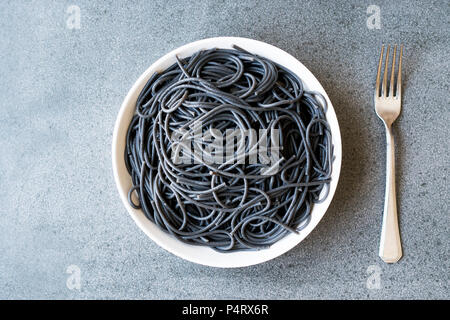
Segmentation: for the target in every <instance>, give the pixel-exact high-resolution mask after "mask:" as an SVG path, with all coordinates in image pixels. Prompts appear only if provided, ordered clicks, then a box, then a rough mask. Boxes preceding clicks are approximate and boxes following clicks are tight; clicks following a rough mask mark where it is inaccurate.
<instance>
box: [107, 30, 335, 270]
mask: <svg viewBox="0 0 450 320" xmlns="http://www.w3.org/2000/svg"><path fill="white" fill-rule="evenodd" d="M341 160H342V148H341V136H340V131H339V125H338V121H337V118H336V114H335V111H334V109H333V106H332V104H331V101H330V99H329V98H328V96H327V94H326V92H325V90H324V89H323V87H322V86H321V85H320V83H319V81H318V80H317V79H316V78H315V77H314V75H313V74H312V73H311V72H310V71H309V70H308V69H307V68H306V67H305V66H304V65H303V64H302V63H301V62H299V61H298V60H297V59H296V58H294V57H293V56H291V55H290V54H288V53H286V52H285V51H283V50H281V49H279V48H277V47H275V46H272V45H270V44H267V43H264V42H261V41H257V40H252V39H246V38H237V37H217V38H210V39H204V40H199V41H196V42H192V43H189V44H187V45H184V46H182V47H180V48H178V49H175V50H173V51H172V52H170V53H168V54H166V55H164V56H163V57H162V58H160V59H159V60H157V61H156V62H155V63H153V64H152V65H151V66H150V67H149V68H148V69H147V70H146V71H145V72H144V73H143V74H142V75H141V76H140V77H139V79H138V80H137V81H136V83H135V84H134V85H133V87H132V88H131V89H130V91H129V92H128V94H127V96H126V97H125V100H124V101H123V104H122V106H121V108H120V111H119V114H118V117H117V120H116V124H115V128H114V133H113V142H112V162H113V172H114V179H115V182H116V185H117V188H118V191H119V194H120V197H121V200H122V202H123V204H124V205H125V207H126V209H127V211H128V212H129V214H130V215H131V217H132V218H133V220H134V221H135V222H136V224H137V225H138V226H139V227H140V229H142V230H143V231H144V232H145V233H146V234H147V235H148V236H149V237H150V238H151V239H152V240H153V241H154V242H156V243H157V244H158V245H160V246H161V247H162V248H164V249H166V250H168V251H169V252H171V253H173V254H175V255H177V256H179V257H181V258H184V259H186V260H189V261H191V262H195V263H199V264H203V265H208V266H213V267H222V268H230V267H244V266H250V265H254V264H258V263H262V262H265V261H268V260H270V259H273V258H275V257H277V256H279V255H281V254H283V253H285V252H287V251H288V250H290V249H291V248H293V247H294V246H296V245H297V244H299V243H300V242H301V241H302V240H303V239H304V238H305V237H306V236H308V234H310V233H311V231H312V230H313V229H314V228H315V227H316V225H317V224H318V223H319V221H320V220H321V218H322V217H323V215H324V214H325V212H326V211H327V209H328V207H329V205H330V203H331V200H332V198H333V195H334V193H335V190H336V187H337V183H338V180H339V174H340V168H341Z"/></svg>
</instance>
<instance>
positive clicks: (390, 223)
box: [374, 45, 403, 263]
mask: <svg viewBox="0 0 450 320" xmlns="http://www.w3.org/2000/svg"><path fill="white" fill-rule="evenodd" d="M389 50H390V45H388V46H387V50H386V62H385V66H384V74H383V82H382V83H381V88H380V78H381V69H382V65H383V51H384V45H383V46H382V47H381V54H380V61H379V63H378V72H377V81H376V87H375V99H374V100H375V111H376V113H377V115H378V117H379V118H380V119H381V120H382V121H383V123H384V126H385V128H386V142H387V156H386V193H385V202H384V212H383V224H382V228H381V240H380V252H379V255H380V257H381V259H382V260H383V261H384V262H386V263H394V262H397V261H398V260H400V258H401V257H402V245H401V241H400V230H399V225H398V216H397V200H396V194H395V150H394V136H393V134H392V123H393V122H394V121H395V119H397V117H398V116H399V114H400V109H401V93H402V88H401V84H402V74H401V71H402V54H403V45H401V46H400V54H399V59H398V74H397V82H396V86H394V76H395V58H396V53H397V45H395V46H394V53H393V56H392V67H391V80H390V83H389V86H388V83H387V82H388V81H387V76H388V65H389ZM394 88H395V90H394ZM380 89H381V90H380Z"/></svg>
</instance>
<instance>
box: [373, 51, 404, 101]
mask: <svg viewBox="0 0 450 320" xmlns="http://www.w3.org/2000/svg"><path fill="white" fill-rule="evenodd" d="M390 48H391V46H390V45H388V46H387V49H386V63H385V65H384V74H383V83H382V86H381V88H380V77H381V69H382V65H383V53H384V45H383V46H382V47H381V54H380V61H379V63H378V73H377V83H376V87H375V93H376V95H377V97H380V96H381V97H385V98H387V97H390V98H393V97H395V98H397V97H401V92H402V86H401V85H402V55H403V45H400V53H399V59H398V74H397V82H396V84H397V85H396V90H395V91H394V87H395V79H394V78H395V58H396V54H397V45H394V50H393V51H394V53H393V55H392V67H391V80H390V83H389V85H388V83H387V76H388V66H389V51H390ZM388 88H389V92H388ZM380 89H381V90H380Z"/></svg>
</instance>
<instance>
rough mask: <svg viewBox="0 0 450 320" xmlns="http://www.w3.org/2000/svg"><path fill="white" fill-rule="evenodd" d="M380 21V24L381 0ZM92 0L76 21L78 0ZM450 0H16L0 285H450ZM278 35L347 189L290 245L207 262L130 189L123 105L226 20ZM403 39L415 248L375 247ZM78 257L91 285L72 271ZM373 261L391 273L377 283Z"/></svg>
mask: <svg viewBox="0 0 450 320" xmlns="http://www.w3.org/2000/svg"><path fill="white" fill-rule="evenodd" d="M371 4H375V5H379V6H380V8H381V29H380V30H369V29H368V28H367V26H366V20H367V18H368V16H369V14H367V13H366V9H367V7H368V6H369V5H371ZM70 5H77V6H79V7H80V9H81V28H80V29H79V30H77V29H74V30H71V29H69V28H67V25H66V20H67V19H68V16H69V15H68V14H67V13H66V9H67V8H68V7H69V6H70ZM449 16H450V7H449V2H448V1H444V0H442V1H427V2H423V1H381V0H377V1H339V2H337V1H336V3H334V2H332V1H256V0H254V1H176V2H173V1H167V0H164V1H139V2H138V1H126V2H125V1H123V2H119V1H108V2H98V3H97V2H95V3H92V1H79V0H73V1H54V2H53V1H1V2H0V97H1V99H0V188H1V189H0V203H1V206H0V298H8V299H9V298H62V299H66V298H67V299H72V298H74V299H84V298H150V299H153V298H161V299H172V298H193V299H198V298H211V299H214V298H236V299H239V298H271V299H279V298H284V299H304V298H312V299H318V298H338V299H340V298H345V299H354V298H356V299H361V298H371V299H372V298H373V299H378V298H389V299H391V298H394V299H395V298H441V299H442V298H447V299H448V298H450V295H449V267H450V263H449V248H450V243H449V234H450V233H449V225H450V221H449V208H448V196H449V193H450V192H449V191H450V190H449V181H448V176H449V175H448V167H449V163H450V161H449V160H450V158H449V151H448V150H449V143H448V134H449V133H450V131H449V122H450V112H449V98H448V97H449V95H448V92H449V76H448V75H449V61H450V55H449V33H448V30H449ZM223 35H230V36H244V37H250V38H255V39H259V40H262V41H265V42H268V43H271V44H273V45H276V46H278V47H280V48H282V49H284V50H286V51H287V52H289V53H291V54H293V55H294V56H295V57H297V58H298V59H299V60H300V61H302V62H303V64H305V65H306V66H307V67H308V68H309V69H310V70H311V71H312V72H313V73H314V74H315V75H316V77H317V78H318V79H319V81H321V83H322V84H323V86H324V87H325V90H326V91H327V92H328V95H329V96H330V99H331V101H332V102H333V104H334V107H335V109H336V112H337V115H338V119H339V122H340V126H341V130H342V138H343V168H342V173H341V180H340V183H339V187H338V190H337V193H336V196H335V198H334V200H333V202H332V205H331V207H330V209H329V211H328V213H327V214H326V215H325V217H324V219H323V220H322V222H321V223H320V224H319V226H318V227H317V229H315V230H314V231H313V232H312V233H311V235H310V236H309V237H308V238H307V239H306V240H305V241H304V242H302V243H301V244H300V245H299V246H297V247H296V248H294V249H293V250H292V251H290V252H289V253H287V254H285V255H283V256H281V257H279V258H277V259H275V260H272V261H270V262H267V263H264V264H261V265H258V266H254V267H248V268H244V269H232V270H222V269H214V268H209V267H204V266H200V265H195V264H193V263H190V262H186V261H183V260H181V259H180V258H178V257H176V256H173V255H172V254H170V253H168V252H166V251H164V250H163V249H161V248H159V247H158V246H157V245H156V244H154V243H153V242H152V241H151V240H150V239H148V238H147V237H146V236H145V235H144V233H143V232H141V231H140V230H139V229H138V227H137V226H136V225H135V224H134V222H133V220H132V219H131V218H130V217H129V216H128V214H127V212H126V210H125V209H124V206H123V205H122V203H121V202H120V199H119V195H118V193H117V190H116V187H115V184H114V180H113V176H112V168H111V151H110V150H111V138H112V131H113V126H114V121H115V118H116V116H117V113H118V111H119V107H120V104H121V102H122V100H123V98H124V97H125V95H126V93H127V91H128V90H129V88H130V87H131V86H132V84H133V83H134V81H135V80H136V79H137V78H138V76H139V75H140V74H141V73H142V72H143V71H144V70H145V69H146V68H147V67H148V66H149V65H150V64H151V63H152V62H154V61H155V60H156V59H157V58H158V57H160V56H161V55H163V54H164V53H166V52H168V51H170V50H172V49H174V48H176V47H178V46H180V45H182V44H185V43H188V42H191V41H194V40H198V39H202V38H207V37H213V36H223ZM396 42H397V43H398V42H402V43H404V44H405V55H404V78H405V83H404V97H403V98H404V104H403V112H402V115H401V117H400V118H399V119H398V121H397V122H396V123H395V135H396V143H397V166H398V171H397V179H398V205H399V213H400V217H401V232H402V236H403V246H404V258H403V259H402V260H401V261H400V262H399V263H397V264H394V265H386V264H384V263H383V262H382V261H381V260H380V259H379V258H378V255H377V251H378V241H379V235H380V225H381V214H382V208H383V197H384V170H385V168H384V166H385V140H384V139H385V137H384V129H383V126H382V123H381V122H380V121H379V120H378V118H377V117H376V115H375V112H374V110H373V103H372V95H373V90H374V89H373V88H374V82H375V70H376V66H377V59H378V54H379V49H380V46H381V44H382V43H396ZM69 265H76V266H78V267H79V268H80V270H81V289H80V290H69V289H68V287H67V286H66V280H67V278H68V276H69V275H68V274H67V273H66V269H67V267H68V266H69ZM369 266H375V267H373V268H375V269H377V268H378V270H379V271H380V279H381V286H380V289H378V290H376V289H375V290H374V289H372V290H371V289H368V288H367V286H366V281H367V279H368V277H369V274H368V273H367V269H368V268H369Z"/></svg>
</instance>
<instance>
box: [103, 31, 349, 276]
mask: <svg viewBox="0 0 450 320" xmlns="http://www.w3.org/2000/svg"><path fill="white" fill-rule="evenodd" d="M233 44H234V45H238V46H239V47H242V48H243V49H245V50H248V51H249V52H252V53H254V54H258V55H260V56H263V57H266V58H268V59H270V60H272V61H274V62H276V63H279V64H281V65H283V66H285V67H287V68H289V69H290V70H291V71H292V72H294V73H295V74H297V75H298V76H299V78H300V79H301V80H302V82H303V84H304V86H305V88H307V89H308V90H313V91H318V92H320V93H321V94H322V95H323V96H324V98H325V99H326V101H327V104H328V106H327V110H326V117H327V121H328V123H329V125H330V128H331V133H332V143H333V148H334V149H333V156H334V160H333V164H332V175H331V181H330V184H329V193H328V196H327V198H326V199H325V200H324V201H323V202H322V203H320V204H315V205H314V207H313V209H312V211H311V220H310V222H309V223H308V225H307V226H306V227H305V228H304V229H303V230H302V231H300V232H299V234H288V235H286V236H285V237H283V238H282V239H280V240H278V241H277V242H276V243H275V244H273V245H272V246H270V247H269V248H267V249H262V250H258V251H236V252H228V253H220V252H217V251H215V250H213V249H211V248H208V247H204V246H194V245H189V244H186V243H183V242H181V241H179V240H178V239H176V238H175V237H173V236H171V235H169V234H168V233H166V232H164V231H162V230H161V229H159V228H158V227H157V226H156V224H154V223H153V222H151V221H150V220H148V219H147V218H146V217H145V215H144V214H143V213H142V211H141V210H136V209H133V208H132V207H131V206H130V204H129V203H128V190H129V188H130V187H131V177H130V175H129V174H128V171H126V168H125V161H124V157H123V156H124V150H125V134H126V130H127V128H128V125H129V123H130V121H131V117H132V115H133V114H134V110H135V104H136V100H137V96H138V95H139V93H140V91H141V90H142V88H143V87H144V85H145V83H146V82H147V80H148V79H149V78H150V76H151V75H152V74H153V73H154V72H156V71H163V70H165V69H166V68H167V67H169V66H170V65H171V64H172V63H174V62H175V61H176V60H175V56H176V55H178V56H179V57H188V56H190V55H192V54H193V53H195V52H196V51H198V50H200V49H210V48H214V47H216V48H231V46H232V45H233ZM280 62H283V63H280ZM305 79H306V80H305ZM111 155H112V166H113V175H114V181H115V183H116V187H117V189H118V191H119V195H120V198H121V200H122V203H123V204H124V205H125V208H126V209H127V211H128V213H129V214H130V215H131V217H132V218H133V220H134V221H135V223H136V224H137V225H138V226H139V228H140V229H141V230H142V231H144V233H145V234H146V235H147V236H148V237H149V238H151V239H152V240H153V241H154V242H155V243H156V244H158V245H159V246H160V247H162V248H164V249H165V250H167V251H169V252H171V253H172V254H174V255H176V256H178V257H181V258H183V259H185V260H188V261H191V262H194V263H198V264H202V265H206V266H211V267H221V268H234V267H245V266H251V265H255V264H259V263H262V262H265V261H268V260H271V259H274V258H276V257H278V256H280V255H282V254H284V253H286V252H287V251H289V250H290V249H292V248H293V247H295V246H296V245H298V244H299V243H300V242H302V241H303V240H304V239H305V238H306V237H307V236H308V235H309V234H310V233H311V232H312V230H314V229H315V227H316V226H317V224H318V223H319V222H320V220H321V219H322V218H323V216H324V215H325V213H326V211H327V209H328V207H329V205H330V203H331V201H332V199H333V197H334V194H335V191H336V188H337V184H338V181H339V176H340V171H341V163H342V142H341V134H340V129H339V123H338V120H337V116H336V113H335V110H334V108H333V105H332V103H331V101H330V99H329V97H328V95H327V93H326V92H325V90H324V88H323V87H322V85H321V84H320V82H319V81H318V80H317V79H316V77H315V76H314V75H313V74H312V72H311V71H309V70H308V68H306V67H305V66H304V65H303V64H302V63H301V62H300V61H299V60H297V59H296V58H295V57H293V56H292V55H290V54H289V53H287V52H285V51H283V50H282V49H280V48H278V47H275V46H273V45H271V44H268V43H265V42H262V41H259V40H254V39H249V38H242V37H214V38H206V39H202V40H198V41H194V42H190V43H187V44H185V45H183V46H181V47H178V48H176V49H174V50H172V51H170V52H169V53H167V54H165V55H164V56H162V57H161V58H159V59H158V60H157V61H155V62H154V63H153V64H151V65H150V67H148V68H147V70H145V71H144V72H143V73H142V74H141V76H140V77H139V78H138V80H136V82H135V83H134V84H133V86H132V87H131V89H130V90H129V91H128V93H127V95H126V97H125V99H124V101H123V102H122V105H121V107H120V110H119V113H118V116H117V119H116V122H115V125H114V132H113V138H112V154H111Z"/></svg>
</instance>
